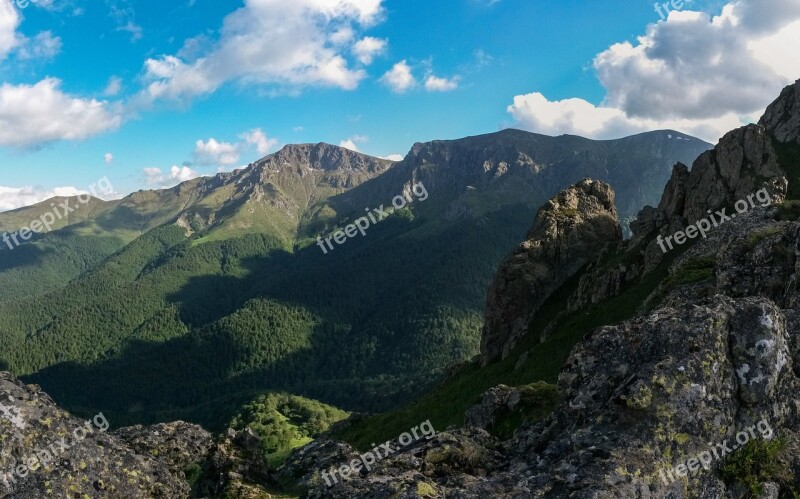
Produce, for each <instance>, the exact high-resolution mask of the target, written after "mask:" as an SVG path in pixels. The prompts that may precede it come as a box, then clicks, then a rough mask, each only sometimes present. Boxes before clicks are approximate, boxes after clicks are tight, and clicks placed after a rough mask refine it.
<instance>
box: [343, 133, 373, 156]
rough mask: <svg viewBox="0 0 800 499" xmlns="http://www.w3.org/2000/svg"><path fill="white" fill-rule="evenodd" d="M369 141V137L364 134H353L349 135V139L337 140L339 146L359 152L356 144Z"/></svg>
mask: <svg viewBox="0 0 800 499" xmlns="http://www.w3.org/2000/svg"><path fill="white" fill-rule="evenodd" d="M367 142H369V137H365V136H364V135H355V136H353V137H350V138H349V139H345V140H343V141H341V142H339V147H344V148H345V149H350V150H351V151H355V152H360V151H359V150H358V144H365V143H367Z"/></svg>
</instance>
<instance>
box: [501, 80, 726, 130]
mask: <svg viewBox="0 0 800 499" xmlns="http://www.w3.org/2000/svg"><path fill="white" fill-rule="evenodd" d="M508 112H510V113H511V115H512V116H513V117H514V119H515V121H516V123H517V125H518V126H520V127H521V128H524V129H525V130H530V131H533V132H537V133H543V134H546V135H562V134H571V135H580V136H582V137H590V138H593V139H614V138H619V137H625V136H627V135H633V134H637V133H642V132H647V131H650V130H659V129H672V130H680V131H682V132H684V133H688V134H690V135H694V136H695V137H699V138H702V139H704V140H707V141H709V142H715V141H716V139H718V138H719V137H720V136H721V134H722V133H724V132H725V131H728V130H731V129H733V128H736V127H738V126H740V121H739V118H738V117H737V116H736V114H733V113H727V114H725V115H723V116H721V117H718V118H714V119H707V120H691V119H673V120H652V119H642V118H633V117H630V116H627V115H626V114H625V112H624V111H622V110H621V109H618V108H614V107H603V106H595V105H594V104H592V103H590V102H587V101H585V100H583V99H564V100H560V101H549V100H548V99H547V98H546V97H545V96H544V95H542V94H541V93H538V92H536V93H532V94H527V95H518V96H516V97H514V103H513V104H512V105H511V106H509V107H508Z"/></svg>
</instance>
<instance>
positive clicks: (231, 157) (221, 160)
mask: <svg viewBox="0 0 800 499" xmlns="http://www.w3.org/2000/svg"><path fill="white" fill-rule="evenodd" d="M194 159H195V161H197V162H198V163H199V164H201V165H233V164H236V163H238V162H239V149H238V147H236V144H231V143H230V142H219V141H218V140H217V139H213V138H211V139H208V141H207V142H203V141H202V140H198V141H197V143H196V145H195V149H194Z"/></svg>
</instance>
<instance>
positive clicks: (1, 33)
mask: <svg viewBox="0 0 800 499" xmlns="http://www.w3.org/2000/svg"><path fill="white" fill-rule="evenodd" d="M20 22H21V19H20V17H19V13H18V12H17V9H15V8H14V6H13V5H12V4H11V2H6V1H2V2H0V60H3V59H5V58H6V57H7V56H8V54H9V53H11V51H12V50H14V49H15V48H16V47H17V45H18V44H19V40H18V37H17V27H18V26H19V23H20Z"/></svg>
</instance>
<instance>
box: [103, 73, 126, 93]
mask: <svg viewBox="0 0 800 499" xmlns="http://www.w3.org/2000/svg"><path fill="white" fill-rule="evenodd" d="M121 91H122V78H120V77H118V76H112V77H111V78H109V79H108V84H107V85H106V89H105V90H103V95H105V96H106V97H113V96H115V95H118V94H119V93H120V92H121Z"/></svg>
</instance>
